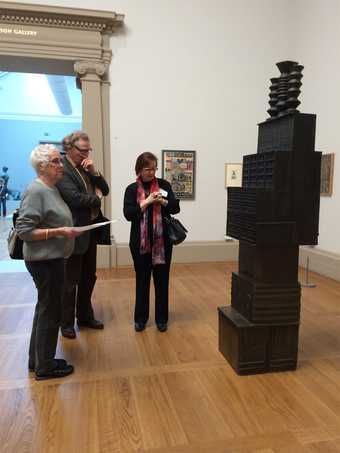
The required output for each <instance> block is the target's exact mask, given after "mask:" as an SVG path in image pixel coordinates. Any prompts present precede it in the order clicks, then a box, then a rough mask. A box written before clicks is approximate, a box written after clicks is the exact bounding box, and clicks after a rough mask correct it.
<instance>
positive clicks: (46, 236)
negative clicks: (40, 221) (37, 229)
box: [45, 228, 49, 241]
mask: <svg viewBox="0 0 340 453" xmlns="http://www.w3.org/2000/svg"><path fill="white" fill-rule="evenodd" d="M48 232H49V229H48V228H46V230H45V241H47V239H48Z"/></svg>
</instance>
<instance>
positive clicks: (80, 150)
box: [73, 144, 92, 154]
mask: <svg viewBox="0 0 340 453" xmlns="http://www.w3.org/2000/svg"><path fill="white" fill-rule="evenodd" d="M73 148H76V149H77V150H78V151H79V152H80V153H83V154H85V153H89V152H91V151H92V148H86V149H85V148H79V146H77V145H75V144H73Z"/></svg>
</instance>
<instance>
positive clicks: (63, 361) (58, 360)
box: [28, 359, 68, 371]
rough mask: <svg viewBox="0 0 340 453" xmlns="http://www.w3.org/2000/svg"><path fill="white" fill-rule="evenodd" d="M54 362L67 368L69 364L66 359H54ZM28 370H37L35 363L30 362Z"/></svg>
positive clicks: (59, 366) (60, 366)
mask: <svg viewBox="0 0 340 453" xmlns="http://www.w3.org/2000/svg"><path fill="white" fill-rule="evenodd" d="M54 362H55V364H56V366H57V367H58V368H65V367H66V366H67V365H68V364H67V362H66V360H64V359H54ZM28 371H35V365H33V363H31V362H28Z"/></svg>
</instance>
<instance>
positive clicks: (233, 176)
mask: <svg viewBox="0 0 340 453" xmlns="http://www.w3.org/2000/svg"><path fill="white" fill-rule="evenodd" d="M224 184H225V187H242V164H225V183H224Z"/></svg>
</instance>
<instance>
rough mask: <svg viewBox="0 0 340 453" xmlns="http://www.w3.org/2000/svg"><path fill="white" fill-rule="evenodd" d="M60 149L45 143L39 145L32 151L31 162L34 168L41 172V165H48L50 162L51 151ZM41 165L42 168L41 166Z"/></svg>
mask: <svg viewBox="0 0 340 453" xmlns="http://www.w3.org/2000/svg"><path fill="white" fill-rule="evenodd" d="M55 150H57V151H59V150H58V148H56V147H55V146H54V145H50V144H44V145H38V146H36V147H35V148H34V150H33V151H32V152H31V157H30V158H31V164H32V167H33V168H34V170H35V171H36V172H37V174H39V169H40V168H41V167H46V166H47V165H48V163H49V160H50V159H49V157H50V153H51V151H55ZM39 167H40V168H39Z"/></svg>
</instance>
